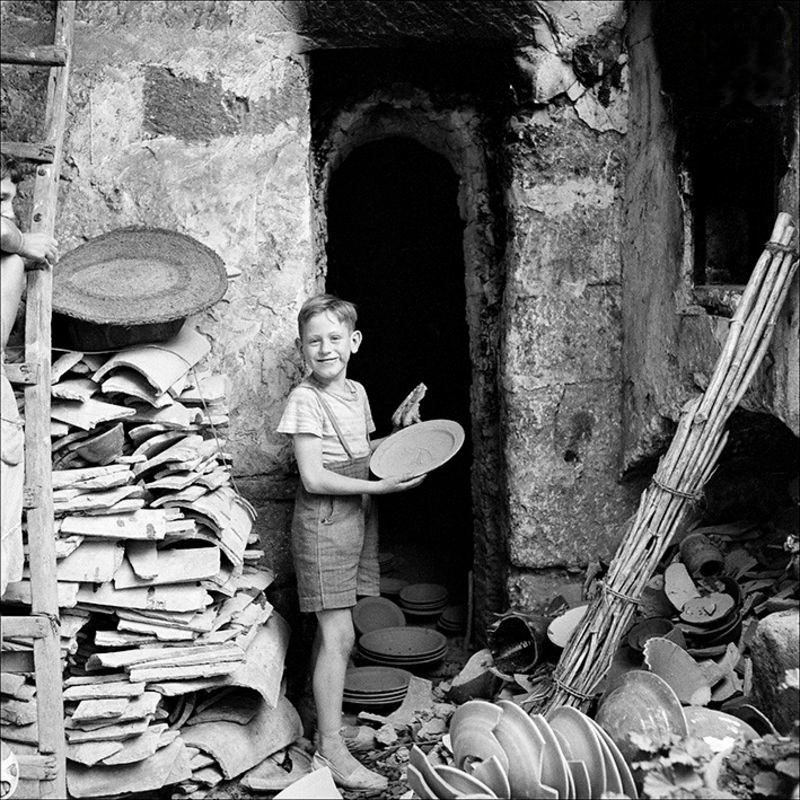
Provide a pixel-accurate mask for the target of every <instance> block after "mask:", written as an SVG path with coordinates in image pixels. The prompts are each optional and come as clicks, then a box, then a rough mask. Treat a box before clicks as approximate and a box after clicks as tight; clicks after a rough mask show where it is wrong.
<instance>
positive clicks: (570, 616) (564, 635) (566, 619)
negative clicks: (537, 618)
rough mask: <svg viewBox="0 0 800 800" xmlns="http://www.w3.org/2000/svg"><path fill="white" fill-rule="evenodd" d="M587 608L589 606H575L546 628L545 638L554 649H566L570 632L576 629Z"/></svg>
mask: <svg viewBox="0 0 800 800" xmlns="http://www.w3.org/2000/svg"><path fill="white" fill-rule="evenodd" d="M588 608H589V605H588V604H586V605H582V606H575V608H571V609H570V610H569V611H567V612H566V613H564V614H562V615H561V616H560V617H556V618H555V619H554V620H553V621H552V622H551V623H550V624H549V625H548V626H547V638H548V639H549V640H550V641H551V642H552V643H553V644H554V645H555V646H556V647H561V648H563V647H566V646H567V642H568V641H569V637H570V636H571V635H572V632H573V631H574V630H575V628H577V627H578V625H579V624H580V621H581V620H582V619H583V618H584V616H585V615H586V611H587V609H588Z"/></svg>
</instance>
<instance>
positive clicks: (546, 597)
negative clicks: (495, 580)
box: [506, 569, 585, 614]
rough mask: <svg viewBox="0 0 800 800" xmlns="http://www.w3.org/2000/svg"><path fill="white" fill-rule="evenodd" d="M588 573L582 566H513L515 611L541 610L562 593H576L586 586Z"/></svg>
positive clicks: (511, 584) (508, 585) (511, 583)
mask: <svg viewBox="0 0 800 800" xmlns="http://www.w3.org/2000/svg"><path fill="white" fill-rule="evenodd" d="M584 577H585V575H584V572H583V571H582V570H574V571H567V570H564V569H540V570H531V571H527V570H517V569H512V570H510V572H509V573H508V576H507V578H506V589H507V592H508V600H509V605H510V608H511V609H512V610H513V611H524V612H526V613H529V614H541V613H542V612H544V610H545V609H546V608H547V605H548V603H549V602H550V601H551V600H553V599H554V598H555V597H557V596H558V595H559V594H562V593H563V592H569V593H570V594H575V593H576V592H577V591H578V590H579V589H580V588H581V587H582V586H583V580H584Z"/></svg>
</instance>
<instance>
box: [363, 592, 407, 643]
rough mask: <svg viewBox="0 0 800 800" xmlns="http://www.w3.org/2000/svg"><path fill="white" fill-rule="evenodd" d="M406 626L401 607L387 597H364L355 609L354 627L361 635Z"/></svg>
mask: <svg viewBox="0 0 800 800" xmlns="http://www.w3.org/2000/svg"><path fill="white" fill-rule="evenodd" d="M405 624H406V618H405V616H404V615H403V612H402V610H401V609H400V607H399V606H397V605H396V604H395V603H393V602H392V601H391V600H388V599H387V598H385V597H362V598H361V599H360V600H359V601H358V602H357V603H356V604H355V607H354V608H353V625H355V628H356V630H357V631H358V632H359V633H361V634H364V633H369V632H370V631H378V630H381V629H383V628H396V627H403V626H404V625H405Z"/></svg>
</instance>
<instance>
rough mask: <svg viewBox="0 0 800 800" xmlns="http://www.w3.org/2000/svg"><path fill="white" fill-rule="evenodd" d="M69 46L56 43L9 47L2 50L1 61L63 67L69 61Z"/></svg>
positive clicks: (4, 62)
mask: <svg viewBox="0 0 800 800" xmlns="http://www.w3.org/2000/svg"><path fill="white" fill-rule="evenodd" d="M67 56H68V52H67V48H66V47H60V46H58V45H54V44H42V45H37V46H36V47H9V48H8V49H6V50H0V63H3V64H30V65H37V66H40V67H63V66H64V64H66V63H67Z"/></svg>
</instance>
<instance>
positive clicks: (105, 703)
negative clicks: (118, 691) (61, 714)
mask: <svg viewBox="0 0 800 800" xmlns="http://www.w3.org/2000/svg"><path fill="white" fill-rule="evenodd" d="M127 705H128V698H127V697H107V698H103V699H102V700H81V702H80V703H78V707H77V708H76V709H75V711H74V712H73V714H72V717H71V719H72V722H73V723H77V722H82V721H84V720H87V721H88V720H91V721H94V720H98V719H113V718H114V717H119V716H120V715H121V714H122V712H123V711H124V710H125V707H126V706H127Z"/></svg>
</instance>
